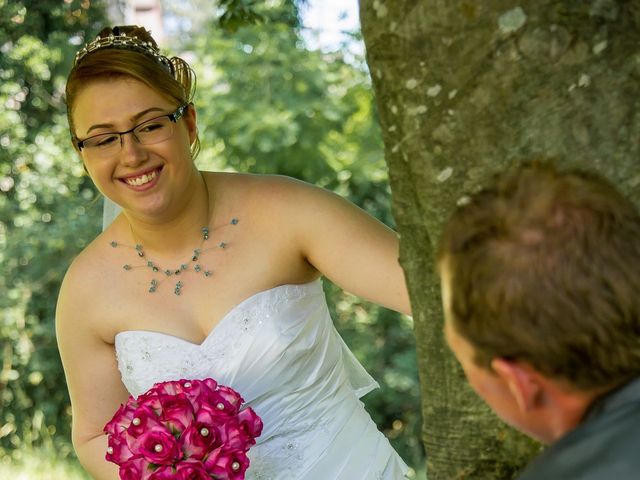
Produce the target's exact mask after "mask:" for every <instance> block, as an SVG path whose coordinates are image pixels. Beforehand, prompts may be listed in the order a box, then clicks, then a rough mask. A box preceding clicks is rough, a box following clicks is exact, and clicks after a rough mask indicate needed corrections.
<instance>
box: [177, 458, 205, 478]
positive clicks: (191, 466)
mask: <svg viewBox="0 0 640 480" xmlns="http://www.w3.org/2000/svg"><path fill="white" fill-rule="evenodd" d="M174 478H175V479H176V480H211V477H210V476H209V474H208V473H207V470H206V469H205V468H204V465H203V464H202V462H182V463H180V464H179V465H178V468H177V469H176V476H175V477H174Z"/></svg>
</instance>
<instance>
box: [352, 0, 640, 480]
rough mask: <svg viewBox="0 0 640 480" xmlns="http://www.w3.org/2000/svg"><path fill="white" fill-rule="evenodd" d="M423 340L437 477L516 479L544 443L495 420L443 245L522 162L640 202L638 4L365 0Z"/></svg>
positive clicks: (428, 440) (428, 431)
mask: <svg viewBox="0 0 640 480" xmlns="http://www.w3.org/2000/svg"><path fill="white" fill-rule="evenodd" d="M360 16H361V22H362V30H363V34H364V40H365V45H366V47H367V61H368V64H369V68H370V71H371V76H372V79H373V85H374V90H375V93H376V99H377V104H378V110H379V115H380V122H381V125H382V129H383V135H384V142H385V149H386V159H387V163H388V165H389V174H390V180H391V187H392V191H393V202H394V205H393V208H394V214H395V217H396V222H397V225H398V230H399V232H400V234H401V238H402V240H401V259H400V260H401V263H402V265H403V267H404V269H405V271H406V275H407V279H408V284H409V289H410V294H411V299H412V304H413V312H414V320H415V330H416V337H417V341H418V363H419V369H420V376H421V377H420V378H421V384H422V387H421V388H422V399H423V400H422V413H423V420H424V426H423V440H424V445H425V449H426V452H427V473H428V476H429V479H430V480H438V479H444V480H452V479H457V478H465V479H482V480H489V479H506V478H513V477H514V476H515V474H516V472H517V471H518V470H520V469H521V468H522V466H523V465H524V464H526V463H527V462H528V461H529V459H530V458H531V457H532V456H533V455H535V454H536V453H537V452H538V451H539V446H538V445H537V444H535V443H533V442H532V441H529V440H528V439H526V438H525V437H523V436H521V435H520V434H518V433H516V432H514V431H513V430H511V429H510V428H508V427H506V426H504V425H503V424H502V423H501V422H500V421H499V420H497V419H496V417H495V416H493V415H492V414H491V413H490V411H489V410H488V408H487V407H485V406H484V404H483V402H482V401H481V400H480V399H479V398H478V397H476V395H475V394H473V392H472V391H471V390H470V388H469V387H468V386H467V385H466V382H465V380H464V376H463V374H462V372H461V370H460V369H459V367H458V366H457V364H456V362H455V361H454V359H453V357H452V355H451V354H450V353H449V351H448V348H447V347H446V344H445V342H444V339H443V335H442V312H441V306H440V295H439V286H438V278H437V275H436V274H435V273H434V272H435V265H434V261H433V248H434V245H435V243H436V242H437V238H438V235H439V233H440V231H441V228H442V225H443V223H444V222H445V221H446V219H447V218H448V216H449V214H450V212H451V210H452V209H453V208H454V206H455V205H456V203H457V202H459V201H460V199H461V198H462V197H463V196H464V192H469V191H472V190H473V189H474V187H476V186H477V185H478V184H480V183H483V181H484V180H486V178H487V177H488V176H489V175H490V174H491V173H492V172H495V171H496V170H502V169H503V168H504V167H506V166H507V165H508V164H510V163H512V162H515V161H517V160H519V159H522V158H532V157H540V156H544V157H547V158H549V157H552V158H555V159H556V161H557V163H558V164H560V165H565V166H566V165H572V166H580V167H583V168H593V169H596V170H599V171H600V172H601V173H603V174H604V175H606V176H607V177H609V178H610V179H611V180H612V181H613V182H614V183H616V184H617V185H618V186H619V187H620V188H621V189H622V190H623V191H625V192H626V193H627V194H630V195H631V197H632V198H633V199H634V200H635V201H636V203H638V202H639V201H640V191H639V190H640V189H639V188H638V186H639V185H640V169H639V168H638V166H639V160H638V159H639V158H640V157H639V149H640V115H639V113H638V112H640V2H637V0H628V1H621V0H620V1H615V0H592V1H588V0H584V1H557V0H556V1H553V0H548V1H540V0H529V1H526V0H523V1H520V2H514V1H507V0H483V1H473V0H465V1H462V0H386V1H385V0H360Z"/></svg>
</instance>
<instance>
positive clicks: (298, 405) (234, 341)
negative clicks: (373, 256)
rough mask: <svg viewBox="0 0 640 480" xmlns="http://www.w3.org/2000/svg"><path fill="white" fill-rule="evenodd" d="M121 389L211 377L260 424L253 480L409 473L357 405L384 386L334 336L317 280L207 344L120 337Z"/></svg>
mask: <svg viewBox="0 0 640 480" xmlns="http://www.w3.org/2000/svg"><path fill="white" fill-rule="evenodd" d="M115 348H116V354H117V357H118V367H119V369H120V372H121V375H122V381H123V382H124V384H125V386H126V387H127V389H128V390H129V392H130V393H131V394H132V395H134V396H138V395H140V394H141V393H143V392H145V391H146V390H148V389H149V388H150V387H151V386H153V384H154V383H156V382H161V381H168V380H179V379H201V378H206V377H211V378H213V379H215V380H216V381H218V382H219V383H221V384H223V385H228V386H230V387H232V388H234V389H235V390H236V391H238V392H239V393H240V394H241V395H242V397H243V398H244V399H245V401H246V403H247V404H248V405H249V406H251V407H252V408H253V409H254V410H255V412H256V413H257V414H258V415H259V416H260V417H261V418H262V421H263V423H264V429H263V431H262V435H261V436H260V437H259V438H258V439H257V444H256V445H255V446H253V447H252V448H251V450H249V453H248V455H249V458H250V461H251V465H250V467H249V470H248V472H247V477H246V478H247V480H258V479H272V480H294V479H301V480H302V479H305V480H320V479H322V480H328V479H331V480H332V479H336V480H338V479H340V480H373V479H385V480H395V479H402V478H405V476H404V475H405V472H406V471H407V467H406V465H405V464H404V462H403V461H402V460H401V459H400V457H399V456H398V454H397V453H396V452H395V451H394V450H393V448H392V447H391V445H390V444H389V442H388V440H387V439H386V438H385V437H384V436H383V435H382V433H380V431H379V430H378V429H377V428H376V426H375V424H374V423H373V421H372V420H371V418H370V416H369V414H368V413H367V412H366V411H365V409H364V406H363V404H362V402H360V400H359V398H360V397H361V396H363V395H364V394H366V393H367V392H369V391H371V390H372V389H374V388H376V387H377V386H378V384H377V383H376V382H375V381H374V380H373V379H372V378H371V376H370V375H369V374H368V373H367V372H366V371H365V370H364V368H363V367H362V366H361V365H360V364H359V363H358V361H357V360H356V359H355V357H354V356H353V354H352V353H351V351H350V350H349V349H348V348H347V346H346V345H345V343H344V342H343V340H342V338H341V337H340V335H339V334H338V332H337V331H336V329H335V327H334V326H333V323H332V321H331V317H330V315H329V311H328V308H327V304H326V299H325V296H324V292H323V290H322V284H321V281H320V280H316V281H313V282H311V283H307V284H303V285H282V286H279V287H275V288H272V289H270V290H265V291H263V292H260V293H257V294H255V295H253V296H251V297H249V298H247V299H246V300H244V301H243V302H242V303H240V304H239V305H237V306H236V307H234V308H233V309H232V310H231V311H230V312H229V313H227V314H226V315H225V316H224V317H223V318H222V320H221V321H220V322H219V323H218V325H217V326H216V327H215V328H214V329H213V331H211V333H210V334H209V335H208V336H207V338H205V339H204V341H203V342H202V343H201V344H199V345H198V344H194V343H191V342H189V341H187V340H184V339H181V338H178V337H175V336H172V335H168V334H164V333H160V332H152V331H146V330H132V331H123V332H120V333H118V334H117V335H116V339H115Z"/></svg>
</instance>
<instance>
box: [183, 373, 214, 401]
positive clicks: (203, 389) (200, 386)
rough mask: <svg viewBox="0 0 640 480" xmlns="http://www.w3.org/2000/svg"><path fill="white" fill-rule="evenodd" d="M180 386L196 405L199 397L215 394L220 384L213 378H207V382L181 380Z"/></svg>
mask: <svg viewBox="0 0 640 480" xmlns="http://www.w3.org/2000/svg"><path fill="white" fill-rule="evenodd" d="M180 384H181V385H182V388H183V389H184V393H185V395H187V397H188V398H189V400H190V401H191V402H192V403H194V405H195V402H196V399H197V398H198V397H199V396H201V395H203V394H205V395H208V394H210V393H212V392H214V391H215V390H216V388H217V387H218V383H217V382H216V381H215V380H213V379H212V378H207V379H205V380H180Z"/></svg>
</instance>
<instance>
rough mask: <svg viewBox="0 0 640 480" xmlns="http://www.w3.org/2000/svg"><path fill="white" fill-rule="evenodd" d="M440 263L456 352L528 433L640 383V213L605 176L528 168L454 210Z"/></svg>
mask: <svg viewBox="0 0 640 480" xmlns="http://www.w3.org/2000/svg"><path fill="white" fill-rule="evenodd" d="M438 262H439V267H440V271H441V275H442V284H443V301H444V307H445V316H446V327H445V332H446V334H447V339H448V341H449V344H450V345H451V347H452V350H453V351H454V353H455V354H456V356H457V357H458V359H459V360H460V362H461V364H462V366H463V368H464V369H465V372H466V374H467V376H468V377H469V380H470V382H471V384H472V386H473V387H474V389H475V390H476V391H477V392H478V393H479V394H480V396H482V397H483V398H484V399H485V400H486V401H487V403H489V405H490V406H491V407H492V408H493V409H494V410H495V411H496V412H497V413H498V414H499V415H500V416H501V417H503V418H504V419H505V420H506V421H507V422H509V423H511V424H513V425H514V426H516V427H517V428H519V429H520V430H523V431H524V432H525V433H528V434H529V435H531V436H533V437H535V438H538V439H540V440H543V441H547V442H548V441H552V440H555V439H556V438H557V437H558V436H559V435H560V434H561V433H562V432H563V431H566V430H567V429H570V428H572V427H573V426H574V425H575V424H576V423H577V422H579V420H580V416H581V415H582V413H583V412H584V408H585V407H586V405H587V404H588V402H589V401H590V400H591V399H592V398H593V397H595V396H596V395H598V394H600V393H602V392H604V391H607V390H609V389H611V388H615V387H616V386H618V385H621V384H624V383H626V382H627V381H628V380H630V379H632V378H634V377H637V376H638V375H639V374H640V215H639V213H638V210H637V209H636V208H635V207H634V205H633V204H632V203H631V202H630V201H628V200H627V199H625V198H624V197H623V196H622V195H621V194H619V193H618V192H617V191H616V190H615V189H614V188H613V187H612V186H611V185H610V184H609V183H607V182H606V181H605V180H604V179H602V178H600V177H598V176H595V175H592V174H588V173H585V172H577V171H567V172H559V171H557V170H556V169H554V168H553V167H551V166H550V165H547V164H538V163H533V164H523V165H521V166H519V167H517V168H515V169H513V170H511V171H509V172H507V173H505V174H503V175H502V176H500V177H498V178H497V179H496V180H495V182H494V184H493V185H492V186H490V187H488V188H485V189H484V190H482V191H480V192H479V193H477V194H476V195H474V196H473V197H472V198H471V199H470V201H469V202H467V203H465V204H464V205H463V206H461V207H459V208H458V209H457V210H456V212H455V213H454V214H453V217H452V218H451V220H450V222H449V223H448V224H447V226H446V227H445V229H444V232H443V235H442V237H441V240H440V245H439V250H438ZM542 407H543V408H542ZM552 423H553V424H554V425H551V424H552Z"/></svg>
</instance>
